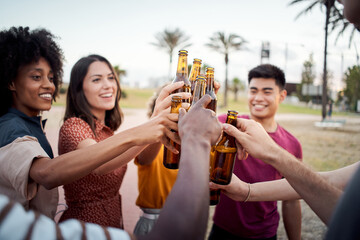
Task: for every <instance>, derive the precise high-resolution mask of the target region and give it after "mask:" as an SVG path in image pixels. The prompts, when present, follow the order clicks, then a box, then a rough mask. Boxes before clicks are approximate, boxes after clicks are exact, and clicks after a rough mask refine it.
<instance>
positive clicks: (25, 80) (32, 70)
mask: <svg viewBox="0 0 360 240" xmlns="http://www.w3.org/2000/svg"><path fill="white" fill-rule="evenodd" d="M53 77H54V75H53V72H52V70H51V68H50V65H49V63H48V62H47V61H46V60H45V59H44V58H40V59H39V61H38V62H36V63H30V64H27V65H24V66H21V67H20V68H19V70H18V73H17V76H16V78H15V80H14V81H13V82H12V83H11V85H10V87H9V89H10V90H11V91H12V98H13V101H12V102H13V105H12V107H14V108H16V109H18V110H19V111H21V112H23V113H25V114H26V115H28V116H31V117H32V116H37V115H39V113H40V111H47V110H50V108H51V103H52V99H53V94H54V92H55V85H54V83H53Z"/></svg>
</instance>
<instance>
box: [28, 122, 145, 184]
mask: <svg viewBox="0 0 360 240" xmlns="http://www.w3.org/2000/svg"><path fill="white" fill-rule="evenodd" d="M138 138H139V134H135V132H134V131H133V129H129V130H126V131H124V132H122V133H120V134H117V135H114V136H113V137H111V138H108V139H105V140H104V141H101V142H99V143H97V144H93V145H91V146H89V147H86V148H83V149H78V150H75V151H71V152H68V153H66V154H62V155H60V156H58V157H56V158H54V159H49V158H40V159H35V160H34V162H33V164H32V166H31V168H30V177H31V178H32V179H33V180H34V181H35V182H37V183H39V184H41V185H43V186H44V187H46V188H47V189H51V188H54V187H57V186H60V185H64V184H67V183H70V182H73V181H75V180H77V179H79V178H82V177H84V176H86V175H88V174H89V173H90V172H92V171H93V170H94V169H96V168H98V167H99V166H101V165H102V164H104V163H106V162H108V161H110V160H111V159H114V158H115V157H117V156H118V155H120V154H122V153H124V152H125V151H126V150H128V149H129V148H130V147H133V146H134V145H135V144H136V142H137V141H138Z"/></svg>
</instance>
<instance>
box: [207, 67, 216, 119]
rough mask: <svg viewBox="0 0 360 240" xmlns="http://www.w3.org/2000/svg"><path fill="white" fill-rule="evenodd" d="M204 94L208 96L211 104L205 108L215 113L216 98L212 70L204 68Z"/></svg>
mask: <svg viewBox="0 0 360 240" xmlns="http://www.w3.org/2000/svg"><path fill="white" fill-rule="evenodd" d="M205 93H206V94H209V95H210V97H211V102H210V103H209V104H208V105H207V107H206V108H208V109H211V110H213V111H214V112H216V106H217V97H216V94H215V91H214V68H212V67H208V68H206V91H205Z"/></svg>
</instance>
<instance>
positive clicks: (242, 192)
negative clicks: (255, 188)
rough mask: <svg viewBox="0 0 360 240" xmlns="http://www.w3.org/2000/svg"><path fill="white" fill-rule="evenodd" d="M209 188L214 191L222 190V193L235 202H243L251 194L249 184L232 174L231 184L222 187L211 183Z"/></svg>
mask: <svg viewBox="0 0 360 240" xmlns="http://www.w3.org/2000/svg"><path fill="white" fill-rule="evenodd" d="M209 187H210V188H213V189H221V190H222V193H224V194H225V195H226V196H228V197H229V198H231V199H233V200H234V201H240V202H243V201H244V200H245V199H246V198H247V197H248V194H249V186H248V184H247V183H246V182H243V181H241V180H240V179H239V178H238V177H237V176H236V175H235V174H232V176H231V182H230V183H229V184H228V185H220V184H216V183H213V182H210V183H209Z"/></svg>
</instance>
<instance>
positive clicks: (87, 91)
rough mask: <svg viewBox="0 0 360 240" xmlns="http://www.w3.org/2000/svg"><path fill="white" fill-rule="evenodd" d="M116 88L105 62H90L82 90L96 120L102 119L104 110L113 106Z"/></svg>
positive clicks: (113, 77)
mask: <svg viewBox="0 0 360 240" xmlns="http://www.w3.org/2000/svg"><path fill="white" fill-rule="evenodd" d="M117 88H118V87H117V83H116V78H115V76H114V74H113V72H112V71H111V69H110V68H109V66H108V65H107V64H106V63H105V62H100V61H95V62H93V63H91V64H90V66H89V69H88V72H87V74H86V76H85V78H84V81H83V91H84V95H85V97H86V100H87V101H88V103H89V106H90V110H91V113H92V114H93V115H94V116H95V117H96V118H97V119H98V120H100V121H104V120H105V112H106V110H111V109H113V108H114V106H115V100H116V91H117Z"/></svg>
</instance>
